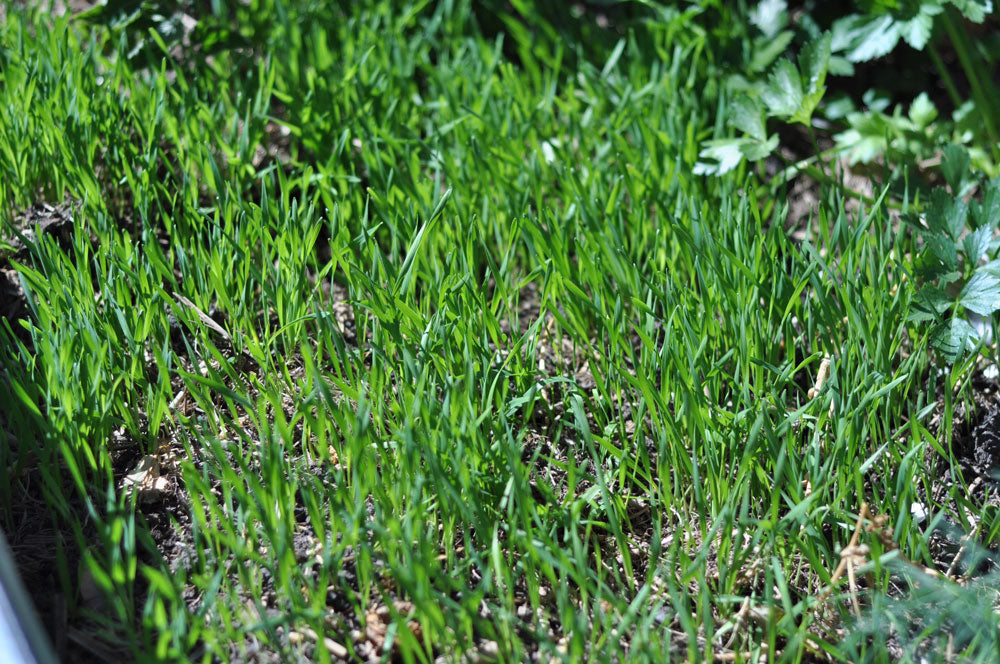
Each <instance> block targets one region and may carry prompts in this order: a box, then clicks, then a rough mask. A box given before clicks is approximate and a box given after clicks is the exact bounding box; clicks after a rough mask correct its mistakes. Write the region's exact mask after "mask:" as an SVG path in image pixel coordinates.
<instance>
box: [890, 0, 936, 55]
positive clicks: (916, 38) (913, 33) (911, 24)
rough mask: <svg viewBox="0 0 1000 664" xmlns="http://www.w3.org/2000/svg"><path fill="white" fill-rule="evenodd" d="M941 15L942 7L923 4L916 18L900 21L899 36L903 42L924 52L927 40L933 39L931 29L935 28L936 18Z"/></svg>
mask: <svg viewBox="0 0 1000 664" xmlns="http://www.w3.org/2000/svg"><path fill="white" fill-rule="evenodd" d="M940 13H941V7H940V6H938V5H935V4H933V3H926V2H925V3H923V4H921V6H920V11H918V12H917V14H916V16H914V17H913V18H911V19H910V20H908V21H900V23H899V34H900V35H901V36H902V37H903V41H905V42H906V43H907V44H909V45H910V46H912V47H913V48H915V49H917V50H918V51H922V50H924V46H926V45H927V40H928V39H930V37H931V29H932V28H933V27H934V16H936V15H937V14H940Z"/></svg>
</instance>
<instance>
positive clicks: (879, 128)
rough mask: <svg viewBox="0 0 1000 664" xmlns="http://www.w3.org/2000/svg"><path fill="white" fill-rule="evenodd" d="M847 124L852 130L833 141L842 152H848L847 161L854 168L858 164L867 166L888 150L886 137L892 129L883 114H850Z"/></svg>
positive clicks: (869, 112) (868, 112)
mask: <svg viewBox="0 0 1000 664" xmlns="http://www.w3.org/2000/svg"><path fill="white" fill-rule="evenodd" d="M847 124H848V125H849V126H850V127H851V128H850V129H848V130H847V131H844V132H841V133H839V134H837V135H836V136H834V137H833V139H834V141H835V142H836V143H837V145H838V146H839V147H840V149H841V150H846V151H847V161H848V163H850V164H851V165H852V166H853V165H854V164H856V163H858V162H861V163H863V164H867V163H869V162H871V161H872V160H873V159H875V158H876V157H878V156H879V155H881V154H882V153H884V152H885V151H886V149H887V148H888V146H889V144H888V141H887V140H886V136H887V134H888V132H890V131H891V127H890V126H889V123H888V121H887V119H886V117H885V116H884V115H882V114H881V113H876V112H873V111H866V112H864V113H848V114H847Z"/></svg>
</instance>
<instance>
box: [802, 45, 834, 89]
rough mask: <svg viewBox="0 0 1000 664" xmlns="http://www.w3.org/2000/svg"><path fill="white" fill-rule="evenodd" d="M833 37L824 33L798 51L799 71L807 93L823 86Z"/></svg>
mask: <svg viewBox="0 0 1000 664" xmlns="http://www.w3.org/2000/svg"><path fill="white" fill-rule="evenodd" d="M832 41H833V38H832V37H831V36H830V33H828V32H827V33H824V34H823V36H821V37H820V38H819V39H816V40H814V41H812V42H809V44H807V45H806V46H805V47H804V48H803V49H802V52H801V53H799V72H801V75H802V81H803V83H804V85H805V89H806V91H807V92H808V93H809V94H812V93H815V92H817V91H822V90H824V89H825V88H824V87H823V84H824V83H825V82H826V70H827V67H829V65H830V44H831V43H832Z"/></svg>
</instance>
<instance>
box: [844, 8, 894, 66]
mask: <svg viewBox="0 0 1000 664" xmlns="http://www.w3.org/2000/svg"><path fill="white" fill-rule="evenodd" d="M898 42H899V25H898V24H897V23H896V22H895V21H894V20H893V17H892V16H890V15H888V14H882V15H880V16H866V15H861V14H852V15H851V16H847V17H845V18H842V19H840V20H838V21H836V22H835V23H834V24H833V43H832V48H833V51H834V52H836V53H840V52H842V51H843V52H844V56H845V57H846V58H847V59H848V60H850V61H851V62H867V61H868V60H874V59H875V58H880V57H882V56H883V55H885V54H886V53H888V52H889V51H891V50H892V49H894V48H895V47H896V44H897V43H898Z"/></svg>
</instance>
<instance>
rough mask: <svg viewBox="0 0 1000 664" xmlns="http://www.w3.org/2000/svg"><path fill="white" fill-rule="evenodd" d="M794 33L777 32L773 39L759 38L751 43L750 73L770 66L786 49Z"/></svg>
mask: <svg viewBox="0 0 1000 664" xmlns="http://www.w3.org/2000/svg"><path fill="white" fill-rule="evenodd" d="M794 36H795V33H794V32H792V31H791V30H785V31H783V32H779V33H778V34H777V35H776V36H774V37H761V38H759V39H755V40H754V43H753V56H752V57H751V58H750V65H749V66H750V71H754V72H758V71H764V70H765V69H767V68H768V67H770V66H771V63H772V62H774V61H775V60H776V59H777V58H778V56H779V55H781V54H782V53H784V52H785V51H786V50H787V49H788V45H789V44H790V43H791V41H792V37H794Z"/></svg>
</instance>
